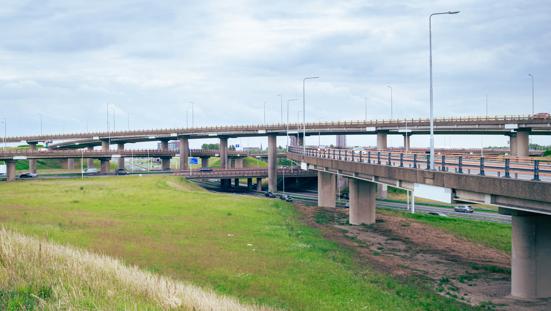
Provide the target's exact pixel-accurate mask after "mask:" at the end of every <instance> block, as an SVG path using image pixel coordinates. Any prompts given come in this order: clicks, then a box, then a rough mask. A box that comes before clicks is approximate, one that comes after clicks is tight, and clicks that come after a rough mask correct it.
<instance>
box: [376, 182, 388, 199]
mask: <svg viewBox="0 0 551 311" xmlns="http://www.w3.org/2000/svg"><path fill="white" fill-rule="evenodd" d="M387 197H388V186H387V185H383V184H377V198H379V199H383V200H385V199H386V198H387Z"/></svg>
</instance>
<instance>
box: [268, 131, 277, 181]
mask: <svg viewBox="0 0 551 311" xmlns="http://www.w3.org/2000/svg"><path fill="white" fill-rule="evenodd" d="M268 191H271V192H277V136H276V135H268Z"/></svg>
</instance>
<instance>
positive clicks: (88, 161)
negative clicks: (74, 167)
mask: <svg viewBox="0 0 551 311" xmlns="http://www.w3.org/2000/svg"><path fill="white" fill-rule="evenodd" d="M88 151H94V147H93V146H90V147H88ZM93 167H94V159H92V158H88V159H86V168H93Z"/></svg>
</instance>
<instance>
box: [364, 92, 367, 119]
mask: <svg viewBox="0 0 551 311" xmlns="http://www.w3.org/2000/svg"><path fill="white" fill-rule="evenodd" d="M364 106H365V118H364V120H365V122H367V97H364Z"/></svg>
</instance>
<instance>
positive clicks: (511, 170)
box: [289, 147, 551, 181]
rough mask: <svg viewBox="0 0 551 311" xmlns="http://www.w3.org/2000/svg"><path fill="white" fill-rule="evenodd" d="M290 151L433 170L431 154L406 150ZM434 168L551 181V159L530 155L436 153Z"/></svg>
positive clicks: (352, 160) (320, 149)
mask: <svg viewBox="0 0 551 311" xmlns="http://www.w3.org/2000/svg"><path fill="white" fill-rule="evenodd" d="M289 152H290V153H296V154H305V155H306V156H309V157H318V158H324V159H331V160H339V161H349V162H359V163H366V164H375V165H383V166H394V167H403V168H414V169H425V170H429V169H430V155H429V154H427V153H406V152H388V151H384V150H381V151H372V150H367V151H365V150H351V149H334V148H306V150H304V149H303V148H302V147H290V148H289ZM434 165H435V167H434V168H435V170H438V171H442V172H452V173H457V174H471V175H473V174H476V175H480V176H494V177H502V178H518V179H531V180H534V181H541V180H542V177H543V178H544V181H551V161H550V160H545V159H530V158H528V157H522V158H521V157H508V156H494V157H484V156H476V155H468V154H467V155H448V154H440V155H438V154H437V155H436V156H435V159H434Z"/></svg>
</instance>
